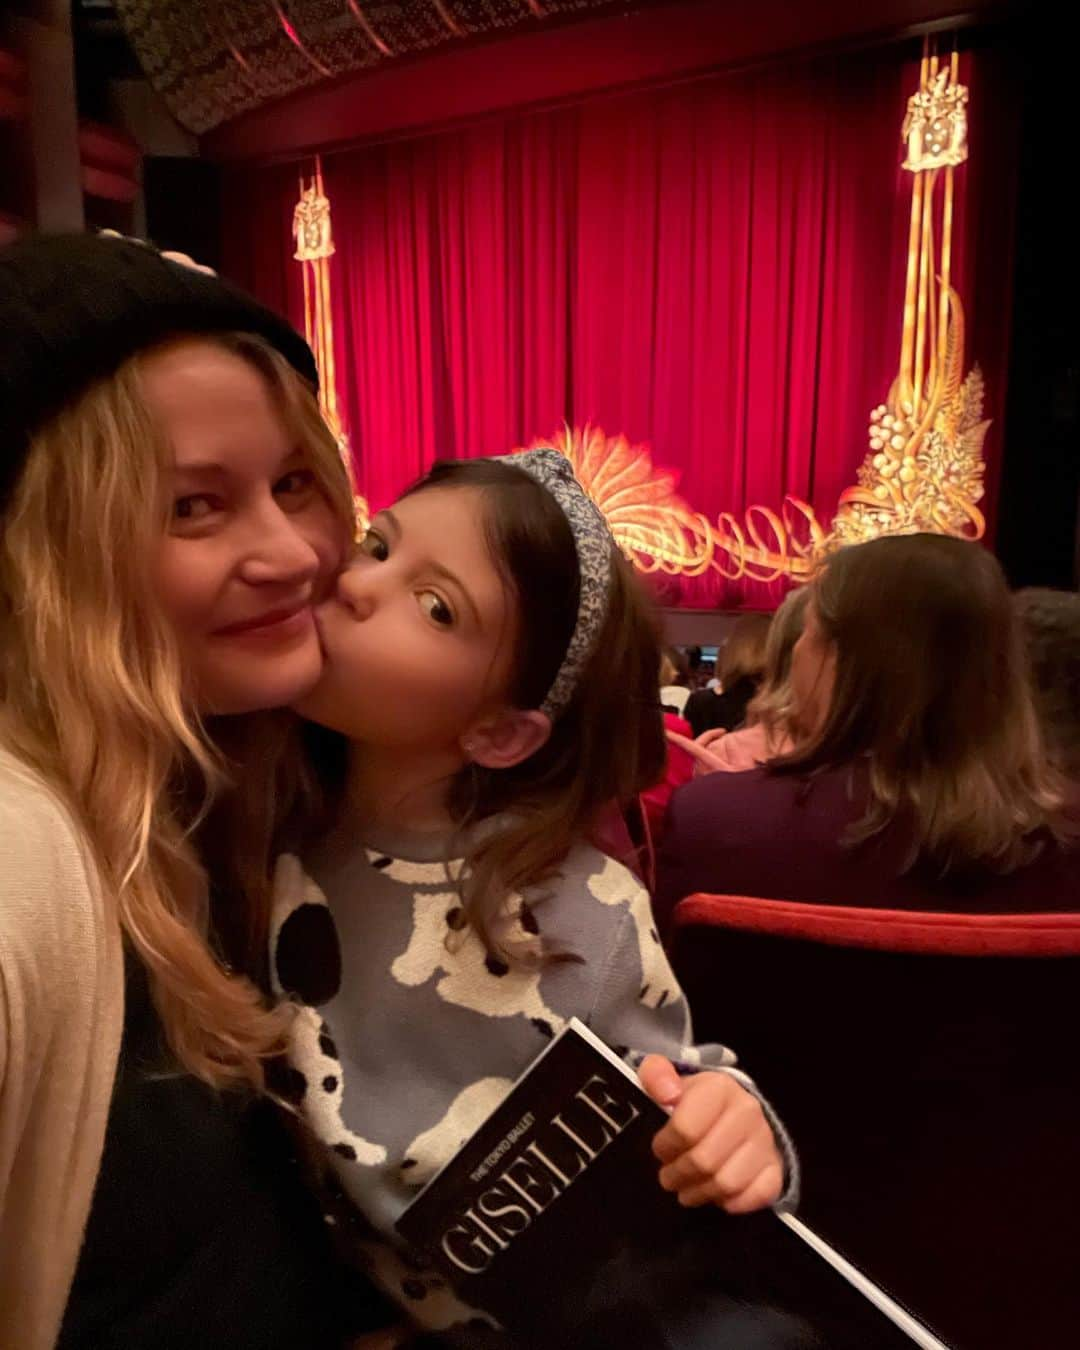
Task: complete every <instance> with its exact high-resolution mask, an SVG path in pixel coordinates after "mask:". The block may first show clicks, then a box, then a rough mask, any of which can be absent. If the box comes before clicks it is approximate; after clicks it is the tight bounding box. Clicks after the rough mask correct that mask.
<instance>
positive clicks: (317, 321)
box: [292, 156, 368, 532]
mask: <svg viewBox="0 0 1080 1350" xmlns="http://www.w3.org/2000/svg"><path fill="white" fill-rule="evenodd" d="M292 234H293V239H294V240H295V242H296V252H295V253H294V254H293V257H294V258H295V259H296V261H297V262H298V263H299V264H300V267H301V270H302V272H303V278H304V336H305V337H306V338H307V342H308V346H309V347H310V348H311V350H312V351H313V352H314V354H315V364H316V365H317V366H318V370H319V408H320V410H321V412H322V415H323V418H324V419H325V421H326V424H327V426H328V427H329V428H330V430H331V431H332V432H333V433H334V436H335V438H336V440H337V445H338V451H339V453H340V455H341V458H342V461H343V463H344V465H345V469H346V471H347V472H348V475H349V482H350V483H352V484H353V502H354V505H355V510H356V528H357V531H358V532H362V531H363V530H365V529H366V528H367V521H368V505H367V502H366V501H365V500H364V498H363V497H362V496H360V494H359V493H358V492H357V491H356V484H355V477H354V474H353V464H352V453H351V451H350V449H349V437H348V433H347V432H346V430H345V425H344V421H343V419H342V417H341V413H340V410H339V408H338V397H337V365H336V361H335V357H334V313H333V306H332V304H331V291H330V259H331V258H332V257H333V256H334V236H333V231H332V229H331V223H330V200H329V198H328V197H327V195H326V189H325V187H324V186H323V176H322V160H321V158H319V157H318V156H316V159H315V173H314V175H313V177H312V179H311V182H310V183H308V184H307V185H305V183H304V178H303V175H301V177H300V200H299V201H298V202H297V203H296V206H295V208H294V209H293V221H292Z"/></svg>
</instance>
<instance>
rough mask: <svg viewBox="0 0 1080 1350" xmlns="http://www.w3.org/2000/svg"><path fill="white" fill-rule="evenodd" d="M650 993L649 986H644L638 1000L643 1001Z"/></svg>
mask: <svg viewBox="0 0 1080 1350" xmlns="http://www.w3.org/2000/svg"><path fill="white" fill-rule="evenodd" d="M648 992H649V986H648V985H647V984H643V985H642V986H641V993H640V994H638V998H641V999H643V998H644V997H645V995H646V994H647V993H648Z"/></svg>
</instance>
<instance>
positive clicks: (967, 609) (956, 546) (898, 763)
mask: <svg viewBox="0 0 1080 1350" xmlns="http://www.w3.org/2000/svg"><path fill="white" fill-rule="evenodd" d="M791 682H792V694H793V704H794V708H793V711H794V716H795V718H796V719H797V721H798V723H799V724H800V726H801V727H802V728H804V730H805V739H803V740H801V741H800V743H799V745H798V747H797V748H796V749H795V750H793V751H792V753H790V754H788V755H785V756H783V757H781V758H780V759H777V760H773V761H772V762H770V763H769V764H768V765H766V766H765V767H763V768H760V769H755V770H752V771H751V772H749V773H743V774H738V775H730V774H710V775H709V776H708V777H705V778H701V779H698V780H696V781H695V782H693V783H690V784H688V785H687V786H686V787H684V788H683V789H682V790H681V791H680V792H678V793H676V795H675V797H674V798H673V799H672V803H671V810H670V813H669V819H668V828H667V833H666V834H665V837H664V845H663V849H662V851H661V855H660V859H659V864H658V875H657V891H658V908H659V910H660V912H661V916H662V917H666V916H668V915H670V912H671V909H672V908H673V907H674V905H675V904H677V903H678V901H679V900H680V899H682V897H683V896H685V895H690V894H692V893H694V892H698V891H706V892H708V891H712V892H720V891H722V892H724V893H725V894H728V895H748V896H760V897H764V898H778V899H790V900H802V901H811V902H818V903H821V904H837V905H873V906H883V907H887V908H897V909H903V908H910V909H954V910H958V909H969V910H973V911H987V910H996V911H1000V912H1008V911H1012V912H1018V911H1024V910H1040V909H1041V910H1049V909H1071V908H1073V907H1074V906H1075V903H1076V895H1077V893H1078V882H1080V853H1078V852H1077V850H1075V849H1074V848H1073V847H1072V843H1073V840H1074V838H1075V834H1076V822H1075V820H1074V819H1073V818H1072V817H1071V816H1070V808H1069V805H1068V803H1067V801H1066V797H1065V792H1064V788H1063V786H1062V783H1061V780H1060V779H1059V778H1058V777H1057V775H1056V774H1055V772H1054V771H1053V770H1052V769H1051V768H1050V766H1049V765H1048V763H1047V761H1046V758H1045V755H1044V753H1043V747H1042V742H1041V739H1040V734H1039V728H1038V724H1037V721H1036V717H1035V713H1034V709H1033V706H1032V700H1031V694H1030V691H1029V688H1028V681H1027V677H1026V669H1025V660H1024V653H1023V650H1022V644H1021V640H1020V634H1019V631H1018V626H1017V621H1016V617H1015V614H1014V612H1013V607H1012V604H1011V600H1010V596H1009V593H1008V590H1007V589H1006V586H1005V581H1004V578H1003V577H1002V574H1001V569H1000V567H999V566H998V564H997V562H996V561H995V560H994V558H993V557H992V556H991V555H990V554H989V553H988V552H986V551H985V550H984V549H982V548H980V547H979V546H977V545H975V544H970V543H966V542H964V541H961V540H957V539H949V538H945V537H942V536H938V535H914V536H908V537H899V538H886V539H877V540H874V541H873V542H871V543H868V544H863V545H860V546H859V547H856V548H851V549H845V550H843V551H841V552H840V553H837V554H834V555H833V556H832V557H831V558H830V559H829V560H828V562H827V563H826V565H825V567H824V569H823V571H822V572H821V574H820V576H819V577H818V579H817V580H816V581H815V583H814V585H813V588H812V591H811V596H810V601H809V605H808V609H807V615H806V624H805V627H804V629H803V634H802V637H801V638H800V639H799V641H798V643H797V644H796V646H795V651H794V655H793V660H792V672H791Z"/></svg>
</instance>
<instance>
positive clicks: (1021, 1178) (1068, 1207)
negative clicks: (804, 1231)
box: [673, 896, 1080, 1350]
mask: <svg viewBox="0 0 1080 1350" xmlns="http://www.w3.org/2000/svg"><path fill="white" fill-rule="evenodd" d="M673 955H674V962H675V967H676V971H677V973H678V975H679V977H680V979H681V980H682V983H683V987H684V989H685V990H686V993H687V997H688V999H689V1001H690V1007H691V1010H692V1012H693V1014H694V1030H695V1035H696V1038H697V1039H698V1040H699V1041H704V1040H723V1041H724V1042H726V1043H727V1044H729V1045H731V1046H733V1047H734V1048H735V1049H736V1050H737V1051H738V1053H739V1056H740V1059H741V1061H742V1063H743V1065H744V1067H745V1068H746V1069H747V1070H748V1071H749V1072H750V1073H752V1074H753V1075H754V1077H755V1078H756V1079H757V1081H758V1082H759V1083H760V1084H761V1087H762V1089H763V1090H764V1091H765V1092H766V1093H767V1094H768V1095H769V1097H770V1098H771V1100H772V1101H773V1102H774V1103H775V1105H776V1107H777V1109H778V1110H779V1111H780V1113H781V1114H782V1116H783V1117H784V1119H785V1121H786V1123H787V1124H788V1126H789V1128H790V1129H791V1132H792V1134H793V1136H794V1138H795V1141H796V1144H797V1146H798V1148H799V1152H800V1156H801V1158H802V1162H803V1168H804V1189H803V1196H804V1198H803V1203H802V1205H801V1207H800V1212H801V1213H802V1214H803V1215H804V1217H805V1218H806V1219H807V1221H808V1222H810V1223H811V1224H816V1225H817V1226H818V1227H819V1228H820V1229H821V1230H822V1232H823V1233H824V1235H825V1236H826V1237H828V1238H830V1239H831V1240H832V1241H834V1242H835V1243H836V1244H837V1245H838V1246H840V1247H841V1248H842V1249H843V1250H845V1251H846V1252H847V1254H848V1255H849V1256H851V1258H852V1259H853V1260H855V1261H856V1262H857V1263H858V1264H860V1265H862V1266H863V1267H864V1268H866V1269H867V1270H868V1272H869V1273H870V1274H871V1275H873V1276H875V1277H876V1278H877V1279H879V1280H880V1281H881V1282H882V1283H883V1284H885V1285H886V1286H887V1287H888V1288H890V1289H891V1290H892V1291H893V1292H894V1293H895V1294H896V1295H897V1296H898V1297H899V1298H900V1299H901V1300H902V1301H903V1302H905V1303H907V1304H908V1305H909V1306H911V1307H912V1308H913V1309H914V1310H915V1311H916V1312H918V1313H920V1314H921V1315H922V1316H923V1317H924V1318H925V1319H926V1320H928V1321H929V1322H930V1323H931V1324H932V1325H933V1326H935V1327H936V1328H937V1329H938V1331H939V1332H940V1333H941V1334H942V1335H943V1336H944V1337H945V1338H946V1339H951V1341H952V1342H953V1343H954V1344H955V1345H956V1346H958V1347H965V1346H971V1347H972V1348H973V1350H983V1347H995V1346H1001V1347H1002V1348H1003V1350H1004V1347H1007V1346H1009V1347H1012V1346H1019V1345H1025V1344H1031V1345H1041V1344H1047V1345H1049V1344H1059V1343H1060V1344H1064V1343H1066V1342H1065V1341H1062V1340H1060V1337H1061V1335H1062V1333H1063V1328H1067V1327H1068V1326H1070V1325H1071V1326H1073V1327H1075V1326H1077V1325H1080V1281H1077V1280H1076V1279H1075V1277H1074V1276H1073V1275H1072V1274H1071V1272H1072V1270H1073V1267H1074V1263H1075V1255H1076V1253H1077V1252H1078V1251H1080V1168H1077V1167H1076V1165H1075V1162H1074V1159H1075V1155H1076V1153H1077V1149H1078V1144H1080V1068H1078V1059H1077V1054H1076V1049H1075V1044H1074V1042H1075V1034H1074V1027H1075V1026H1076V1025H1077V1006H1078V996H1080V914H1059V913H1054V914H1035V915H959V914H925V913H922V914H919V913H910V912H906V911H905V912H900V911H890V910H875V909H870V908H865V909H852V908H841V907H833V906H824V905H809V904H803V903H796V902H788V901H778V900H756V899H747V898H744V897H732V896H694V897H691V898H689V899H688V900H684V901H683V902H682V904H681V905H679V906H678V908H677V910H676V913H675V938H674V948H673ZM1055 1338H1057V1339H1055Z"/></svg>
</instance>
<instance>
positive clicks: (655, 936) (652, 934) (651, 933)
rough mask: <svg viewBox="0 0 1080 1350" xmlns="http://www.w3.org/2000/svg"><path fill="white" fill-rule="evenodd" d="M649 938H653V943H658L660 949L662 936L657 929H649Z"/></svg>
mask: <svg viewBox="0 0 1080 1350" xmlns="http://www.w3.org/2000/svg"><path fill="white" fill-rule="evenodd" d="M649 936H650V937H651V938H652V940H653V941H654V942H655V943H656V945H657V946H658V947H659V945H660V934H659V933H658V932H657V931H656V929H655V928H650V929H649Z"/></svg>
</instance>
